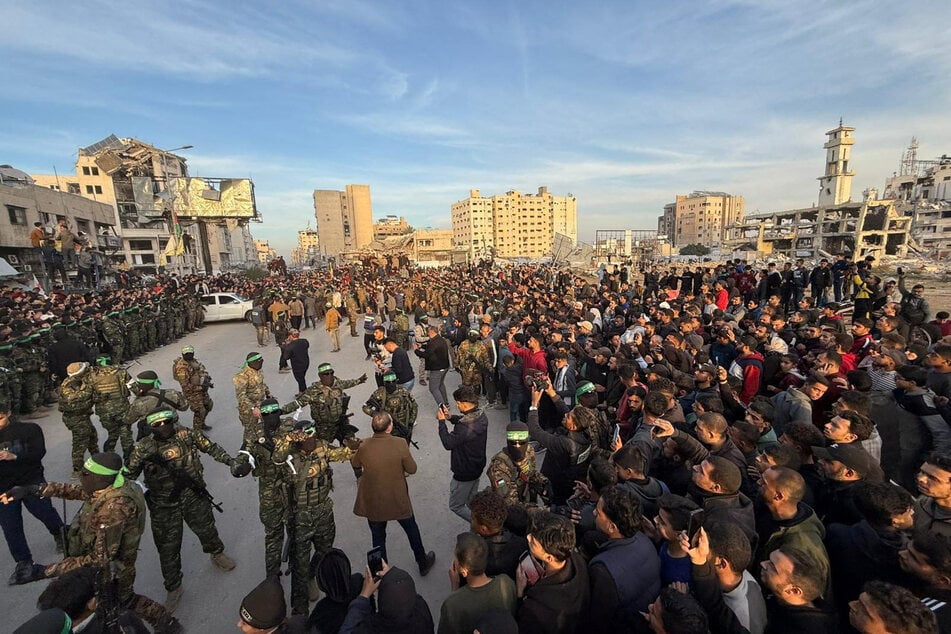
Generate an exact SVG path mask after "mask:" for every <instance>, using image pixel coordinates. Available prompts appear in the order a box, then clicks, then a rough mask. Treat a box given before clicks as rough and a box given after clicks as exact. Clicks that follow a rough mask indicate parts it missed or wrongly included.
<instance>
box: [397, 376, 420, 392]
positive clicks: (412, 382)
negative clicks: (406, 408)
mask: <svg viewBox="0 0 951 634" xmlns="http://www.w3.org/2000/svg"><path fill="white" fill-rule="evenodd" d="M415 385H416V379H415V378H413V379H410V380H409V381H407V382H406V383H400V384H399V386H400V387H401V388H403V389H404V390H406V391H407V392H412V391H413V386H415Z"/></svg>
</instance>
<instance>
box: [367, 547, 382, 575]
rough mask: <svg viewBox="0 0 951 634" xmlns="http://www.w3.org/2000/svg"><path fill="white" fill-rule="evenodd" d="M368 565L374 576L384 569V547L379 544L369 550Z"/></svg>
mask: <svg viewBox="0 0 951 634" xmlns="http://www.w3.org/2000/svg"><path fill="white" fill-rule="evenodd" d="M367 567H369V568H370V574H371V575H373V576H374V577H375V576H376V575H378V574H379V573H380V572H382V571H383V547H382V546H377V547H376V548H371V549H370V550H368V551H367Z"/></svg>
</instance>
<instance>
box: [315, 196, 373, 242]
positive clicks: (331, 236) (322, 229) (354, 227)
mask: <svg viewBox="0 0 951 634" xmlns="http://www.w3.org/2000/svg"><path fill="white" fill-rule="evenodd" d="M314 215H315V216H316V218H317V232H318V233H319V234H320V245H321V247H320V250H321V253H322V254H323V255H326V256H331V257H337V256H339V255H340V254H342V253H348V252H353V251H357V250H359V249H362V248H363V247H365V246H366V245H368V244H370V242H372V241H373V205H372V203H371V201H370V186H369V185H347V187H346V189H345V190H344V191H336V190H330V189H315V190H314Z"/></svg>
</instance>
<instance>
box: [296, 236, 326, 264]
mask: <svg viewBox="0 0 951 634" xmlns="http://www.w3.org/2000/svg"><path fill="white" fill-rule="evenodd" d="M319 257H320V237H319V234H318V233H317V230H316V229H311V228H310V227H309V226H308V227H307V228H306V229H301V230H300V231H298V232H297V248H296V249H294V250H293V251H291V263H292V264H293V265H294V266H305V265H310V263H311V262H312V261H314V260H316V259H317V258H319Z"/></svg>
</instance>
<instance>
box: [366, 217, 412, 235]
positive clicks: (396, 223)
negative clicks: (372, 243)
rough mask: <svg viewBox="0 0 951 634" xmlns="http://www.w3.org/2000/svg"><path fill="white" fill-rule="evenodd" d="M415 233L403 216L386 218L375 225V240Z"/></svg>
mask: <svg viewBox="0 0 951 634" xmlns="http://www.w3.org/2000/svg"><path fill="white" fill-rule="evenodd" d="M410 233H413V228H412V227H411V226H410V225H409V223H408V222H406V218H404V217H403V216H386V217H384V218H380V219H379V220H377V221H376V222H374V223H373V239H374V240H382V239H383V238H389V237H392V236H405V235H407V234H410Z"/></svg>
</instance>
